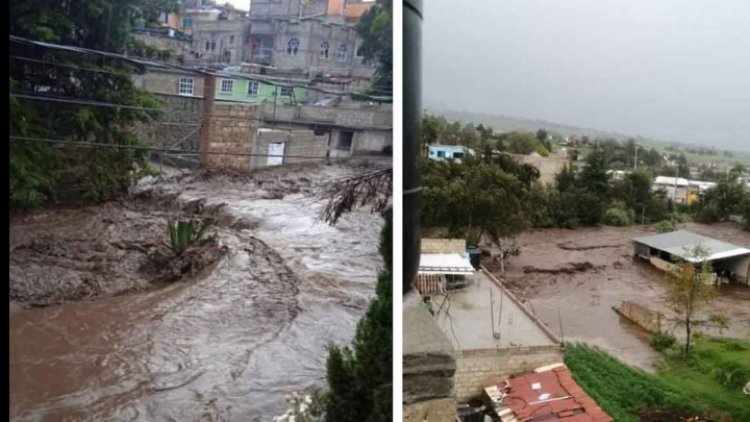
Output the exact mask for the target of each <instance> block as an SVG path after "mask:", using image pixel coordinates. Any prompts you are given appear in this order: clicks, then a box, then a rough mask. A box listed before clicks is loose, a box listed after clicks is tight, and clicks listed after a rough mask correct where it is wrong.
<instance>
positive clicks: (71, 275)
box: [9, 194, 231, 306]
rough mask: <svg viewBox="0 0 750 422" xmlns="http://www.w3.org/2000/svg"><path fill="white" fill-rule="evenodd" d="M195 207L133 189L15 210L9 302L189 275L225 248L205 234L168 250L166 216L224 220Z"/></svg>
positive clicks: (131, 288) (111, 291) (79, 296)
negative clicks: (107, 197)
mask: <svg viewBox="0 0 750 422" xmlns="http://www.w3.org/2000/svg"><path fill="white" fill-rule="evenodd" d="M201 208H202V207H201V206H200V203H198V202H197V201H193V202H188V203H185V202H181V201H179V200H178V198H176V197H175V196H164V197H160V196H156V195H144V194H141V195H132V196H131V197H130V198H127V199H123V200H119V201H111V202H107V203H104V204H101V205H93V206H86V207H76V208H57V209H46V210H40V211H35V212H31V213H29V214H25V215H20V214H17V215H15V216H14V217H12V218H11V219H10V236H9V237H10V256H9V261H10V265H9V267H10V268H9V290H10V300H11V301H13V302H15V303H17V304H23V305H25V306H48V305H53V304H58V303H61V302H65V301H74V300H93V299H98V298H103V297H111V296H116V295H121V294H126V293H133V292H137V291H146V290H149V289H153V288H159V287H163V286H164V285H166V284H169V283H173V282H178V281H187V280H190V279H192V278H193V277H195V276H196V275H197V274H198V273H199V272H200V271H201V270H203V269H204V268H207V267H209V266H211V265H214V264H216V263H217V262H218V261H219V260H220V259H222V258H223V257H224V256H225V255H226V252H227V249H226V248H225V247H222V246H221V245H219V243H218V242H217V240H216V238H215V236H213V235H209V236H206V237H204V238H203V239H202V240H201V241H199V242H197V243H196V244H194V245H193V246H191V247H190V248H188V249H187V250H186V251H184V252H183V253H181V254H177V253H176V252H174V251H172V250H171V249H170V247H169V244H168V232H167V221H168V220H169V219H195V220H196V221H208V222H211V223H212V224H214V223H219V224H223V225H226V224H231V221H227V219H226V217H224V218H223V219H222V218H220V208H215V209H213V210H203V209H201ZM217 217H219V218H217ZM209 232H211V230H210V229H209Z"/></svg>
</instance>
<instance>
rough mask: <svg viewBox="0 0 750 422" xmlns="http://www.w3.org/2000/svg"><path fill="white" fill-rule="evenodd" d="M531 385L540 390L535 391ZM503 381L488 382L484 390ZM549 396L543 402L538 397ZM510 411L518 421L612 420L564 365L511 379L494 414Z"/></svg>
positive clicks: (583, 421)
mask: <svg viewBox="0 0 750 422" xmlns="http://www.w3.org/2000/svg"><path fill="white" fill-rule="evenodd" d="M533 384H539V385H540V388H539V389H537V390H534V389H533V388H532V385H533ZM493 385H499V386H500V388H502V386H503V385H504V382H498V380H491V381H488V382H487V383H485V384H484V387H485V388H488V387H491V386H493ZM543 394H548V395H549V396H548V397H547V398H546V399H545V400H542V399H541V396H542V395H543ZM506 408H508V409H510V410H511V411H512V412H513V414H514V415H515V417H516V419H517V420H518V421H523V422H531V421H542V420H544V421H563V422H610V421H612V418H611V417H610V416H609V415H607V414H606V413H604V411H603V410H602V409H601V408H600V407H599V406H598V405H597V404H596V402H594V400H593V399H592V398H591V397H589V396H588V394H586V392H585V391H583V389H582V388H581V387H579V386H578V384H577V383H576V382H575V381H574V380H573V377H572V376H571V374H570V371H569V370H568V368H566V367H565V366H559V367H557V368H554V369H552V370H549V371H544V372H539V373H533V374H529V375H524V376H520V377H516V378H511V379H510V390H509V391H507V396H506V397H505V399H504V400H503V401H502V404H500V405H499V406H498V408H497V409H496V410H497V411H501V410H503V409H506Z"/></svg>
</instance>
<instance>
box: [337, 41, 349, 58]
mask: <svg viewBox="0 0 750 422" xmlns="http://www.w3.org/2000/svg"><path fill="white" fill-rule="evenodd" d="M347 53H348V51H347V49H346V44H341V45H340V46H339V52H338V55H337V57H338V59H339V61H340V62H345V61H346V55H347Z"/></svg>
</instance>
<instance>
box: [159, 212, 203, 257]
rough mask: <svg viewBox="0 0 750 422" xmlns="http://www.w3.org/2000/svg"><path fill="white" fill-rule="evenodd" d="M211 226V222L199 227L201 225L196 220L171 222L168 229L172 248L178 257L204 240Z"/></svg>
mask: <svg viewBox="0 0 750 422" xmlns="http://www.w3.org/2000/svg"><path fill="white" fill-rule="evenodd" d="M209 225H210V223H209V221H203V223H200V226H199V223H198V222H197V221H194V220H187V221H184V220H179V221H172V220H169V221H168V222H167V227H168V229H169V245H170V247H171V248H172V250H173V251H175V252H176V253H177V254H178V255H179V254H181V253H183V252H185V250H186V249H187V248H188V247H189V246H190V245H192V244H193V243H195V242H197V241H199V240H201V239H202V238H203V235H204V234H205V233H206V229H208V226H209Z"/></svg>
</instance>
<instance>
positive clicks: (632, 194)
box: [612, 169, 656, 216]
mask: <svg viewBox="0 0 750 422" xmlns="http://www.w3.org/2000/svg"><path fill="white" fill-rule="evenodd" d="M653 198H654V194H653V192H652V190H651V175H650V174H649V173H648V172H646V171H645V170H640V169H639V170H637V171H634V172H632V173H628V174H627V175H625V177H624V178H623V179H622V180H620V181H618V182H616V183H615V184H614V186H613V187H612V199H615V200H618V201H621V202H623V203H625V205H626V206H627V207H628V208H630V209H631V210H633V211H634V212H635V213H636V214H637V215H639V216H643V215H644V214H645V213H646V212H648V213H649V216H650V215H651V214H650V213H651V208H650V207H651V205H653V203H652V201H653ZM655 211H656V210H655Z"/></svg>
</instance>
